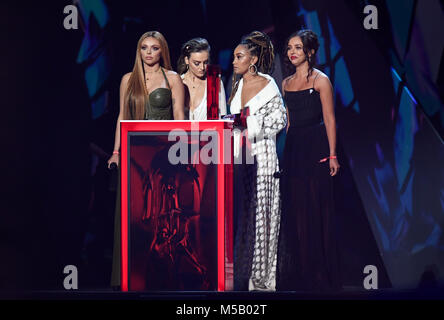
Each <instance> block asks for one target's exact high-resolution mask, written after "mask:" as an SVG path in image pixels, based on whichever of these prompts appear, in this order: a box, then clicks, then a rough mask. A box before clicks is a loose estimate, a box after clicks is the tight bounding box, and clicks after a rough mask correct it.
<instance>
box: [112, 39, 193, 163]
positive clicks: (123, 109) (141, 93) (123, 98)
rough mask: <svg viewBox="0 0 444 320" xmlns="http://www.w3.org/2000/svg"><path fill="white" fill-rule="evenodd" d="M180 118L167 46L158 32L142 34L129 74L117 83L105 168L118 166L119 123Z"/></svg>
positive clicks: (180, 92) (179, 87)
mask: <svg viewBox="0 0 444 320" xmlns="http://www.w3.org/2000/svg"><path fill="white" fill-rule="evenodd" d="M184 118H185V115H184V86H183V83H182V79H181V78H180V76H179V75H178V74H177V73H176V72H174V71H172V70H171V61H170V53H169V49H168V43H167V42H166V40H165V37H164V36H163V35H162V34H161V33H160V32H158V31H149V32H146V33H144V34H143V35H142V36H141V37H140V39H139V42H138V43H137V50H136V60H135V62H134V68H133V71H132V72H129V73H127V74H125V75H124V76H123V77H122V81H121V84H120V112H119V116H118V118H117V124H116V134H115V140H114V151H113V155H112V156H111V158H110V159H109V160H108V166H110V165H111V163H113V162H114V163H116V164H117V165H118V164H119V149H120V120H183V119H184Z"/></svg>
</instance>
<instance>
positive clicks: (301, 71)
mask: <svg viewBox="0 0 444 320" xmlns="http://www.w3.org/2000/svg"><path fill="white" fill-rule="evenodd" d="M307 75H308V62H307V61H305V62H304V63H302V64H301V65H299V66H297V67H296V71H295V73H294V77H295V78H296V79H301V78H306V77H307Z"/></svg>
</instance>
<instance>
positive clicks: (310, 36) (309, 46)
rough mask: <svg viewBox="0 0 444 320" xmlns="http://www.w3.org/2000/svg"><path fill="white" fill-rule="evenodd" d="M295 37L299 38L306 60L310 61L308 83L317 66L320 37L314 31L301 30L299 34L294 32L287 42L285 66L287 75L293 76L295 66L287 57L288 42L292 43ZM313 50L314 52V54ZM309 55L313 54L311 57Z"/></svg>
mask: <svg viewBox="0 0 444 320" xmlns="http://www.w3.org/2000/svg"><path fill="white" fill-rule="evenodd" d="M294 37H299V38H300V39H301V41H302V46H303V48H302V50H304V54H305V58H306V59H307V61H308V75H307V82H308V81H309V78H310V76H311V74H312V73H313V69H314V66H315V65H316V53H317V52H318V49H319V40H318V35H317V34H316V33H314V32H313V31H312V30H308V29H303V30H299V31H297V32H293V33H292V34H291V35H290V36H289V37H288V38H287V40H286V41H285V46H284V55H283V56H284V65H285V68H286V71H287V74H291V73H292V72H293V71H294V66H293V65H292V64H291V62H290V60H289V59H288V55H287V48H288V42H290V39H292V38H294ZM312 50H313V51H314V52H313V53H312ZM309 53H312V54H311V56H310V55H309Z"/></svg>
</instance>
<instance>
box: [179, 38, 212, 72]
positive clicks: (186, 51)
mask: <svg viewBox="0 0 444 320" xmlns="http://www.w3.org/2000/svg"><path fill="white" fill-rule="evenodd" d="M210 50H211V47H210V44H209V43H208V41H207V40H206V39H204V38H194V39H191V40H188V41H187V42H185V43H184V44H183V45H182V49H181V50H180V57H179V60H177V73H179V74H184V73H185V72H187V65H186V63H185V57H187V58H188V59H189V58H190V56H191V54H192V53H194V52H200V51H208V53H210Z"/></svg>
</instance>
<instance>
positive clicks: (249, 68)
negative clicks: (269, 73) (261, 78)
mask: <svg viewBox="0 0 444 320" xmlns="http://www.w3.org/2000/svg"><path fill="white" fill-rule="evenodd" d="M252 67H253V68H254V71H253V72H251V68H252ZM248 72H249V73H251V74H257V66H256V65H255V64H250V66H249V67H248Z"/></svg>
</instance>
